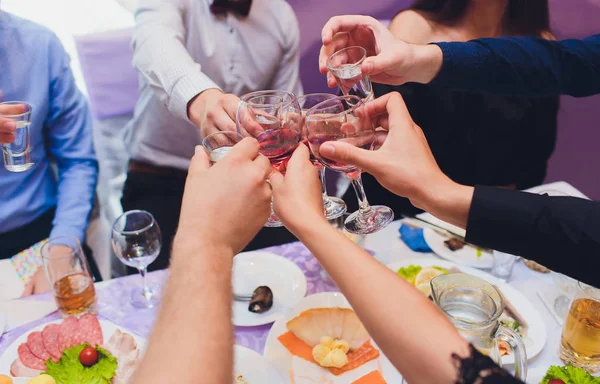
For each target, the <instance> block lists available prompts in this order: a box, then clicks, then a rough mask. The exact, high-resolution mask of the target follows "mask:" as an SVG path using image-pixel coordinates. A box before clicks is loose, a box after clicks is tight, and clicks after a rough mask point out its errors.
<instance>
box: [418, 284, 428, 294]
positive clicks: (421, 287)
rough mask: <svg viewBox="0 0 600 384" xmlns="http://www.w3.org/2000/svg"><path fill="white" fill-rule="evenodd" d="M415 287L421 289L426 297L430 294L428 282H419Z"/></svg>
mask: <svg viewBox="0 0 600 384" xmlns="http://www.w3.org/2000/svg"><path fill="white" fill-rule="evenodd" d="M417 289H418V290H419V291H421V292H422V293H423V294H424V295H425V296H427V297H429V296H431V284H429V283H423V284H419V285H417Z"/></svg>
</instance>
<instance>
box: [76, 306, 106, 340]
mask: <svg viewBox="0 0 600 384" xmlns="http://www.w3.org/2000/svg"><path fill="white" fill-rule="evenodd" d="M77 325H78V331H79V335H78V338H79V341H80V344H81V343H89V344H90V345H91V346H92V347H95V346H97V345H102V344H103V343H104V337H103V335H102V327H101V326H100V322H99V321H98V318H97V317H96V316H94V315H91V314H89V313H88V314H85V315H83V316H81V317H80V318H79V321H77Z"/></svg>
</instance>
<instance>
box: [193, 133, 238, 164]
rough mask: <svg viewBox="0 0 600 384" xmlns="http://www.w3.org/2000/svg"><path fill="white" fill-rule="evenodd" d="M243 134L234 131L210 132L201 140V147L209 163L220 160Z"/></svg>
mask: <svg viewBox="0 0 600 384" xmlns="http://www.w3.org/2000/svg"><path fill="white" fill-rule="evenodd" d="M243 138H244V136H242V135H240V134H239V133H237V132H234V131H220V132H215V133H211V134H210V135H208V136H206V137H205V138H204V140H202V147H204V150H205V151H206V153H207V154H208V157H209V159H210V163H211V165H214V164H215V163H216V162H217V161H219V160H221V159H222V158H223V157H224V156H225V155H226V154H227V153H228V152H229V150H230V149H231V148H233V146H234V145H236V144H237V143H239V142H240V141H242V139H243Z"/></svg>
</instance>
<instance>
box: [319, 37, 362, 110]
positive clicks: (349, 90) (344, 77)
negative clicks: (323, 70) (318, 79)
mask: <svg viewBox="0 0 600 384" xmlns="http://www.w3.org/2000/svg"><path fill="white" fill-rule="evenodd" d="M366 58H367V51H366V50H365V49H364V48H363V47H359V46H354V47H347V48H344V49H341V50H339V51H337V52H335V53H334V54H333V55H331V56H329V58H328V59H327V69H329V72H331V74H332V75H333V77H335V81H336V83H337V85H338V87H340V89H341V91H342V93H343V94H344V95H355V96H358V97H360V98H361V99H362V100H363V101H365V102H366V101H370V100H373V84H371V78H370V77H369V76H368V75H363V74H362V70H361V68H360V66H361V65H362V63H363V61H364V60H365V59H366Z"/></svg>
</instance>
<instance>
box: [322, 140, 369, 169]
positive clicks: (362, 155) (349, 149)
mask: <svg viewBox="0 0 600 384" xmlns="http://www.w3.org/2000/svg"><path fill="white" fill-rule="evenodd" d="M319 153H320V154H321V156H324V157H326V158H328V159H331V160H335V161H339V162H342V163H346V164H350V165H355V166H357V167H359V168H361V169H363V170H365V171H367V172H369V170H370V169H373V168H375V165H374V160H375V159H374V158H373V155H374V152H373V151H369V150H366V149H362V148H357V147H355V146H353V145H352V144H348V143H344V142H340V141H328V142H325V143H323V144H322V145H321V147H320V148H319Z"/></svg>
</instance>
